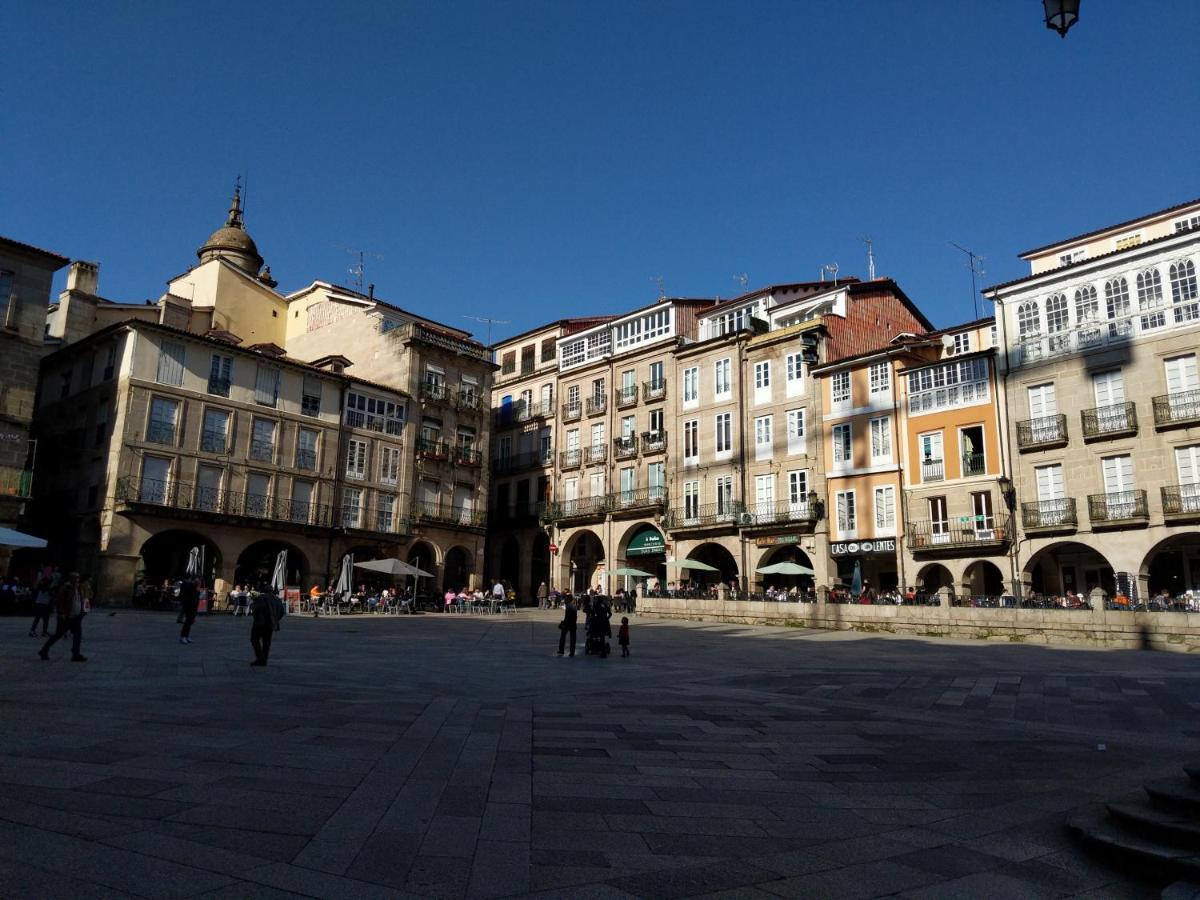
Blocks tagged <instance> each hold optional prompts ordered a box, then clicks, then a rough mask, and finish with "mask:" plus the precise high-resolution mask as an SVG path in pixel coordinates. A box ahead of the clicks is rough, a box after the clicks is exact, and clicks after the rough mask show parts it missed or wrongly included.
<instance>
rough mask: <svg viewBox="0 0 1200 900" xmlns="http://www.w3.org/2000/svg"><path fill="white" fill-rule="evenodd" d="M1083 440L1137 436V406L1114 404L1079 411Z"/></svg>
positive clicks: (1132, 404)
mask: <svg viewBox="0 0 1200 900" xmlns="http://www.w3.org/2000/svg"><path fill="white" fill-rule="evenodd" d="M1079 416H1080V420H1081V423H1082V425H1083V438H1084V440H1095V439H1098V438H1108V437H1120V436H1125V435H1130V434H1137V430H1138V424H1137V404H1135V403H1115V404H1113V405H1112V406H1097V407H1095V408H1094V409H1085V410H1081V411H1080V413H1079Z"/></svg>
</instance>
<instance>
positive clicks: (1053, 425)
mask: <svg viewBox="0 0 1200 900" xmlns="http://www.w3.org/2000/svg"><path fill="white" fill-rule="evenodd" d="M1066 443H1067V417H1066V416H1065V415H1057V416H1043V417H1041V418H1040V419H1026V420H1024V421H1023V422H1018V423H1017V446H1018V447H1019V448H1020V449H1021V450H1023V451H1024V450H1047V449H1049V448H1051V447H1063V446H1066Z"/></svg>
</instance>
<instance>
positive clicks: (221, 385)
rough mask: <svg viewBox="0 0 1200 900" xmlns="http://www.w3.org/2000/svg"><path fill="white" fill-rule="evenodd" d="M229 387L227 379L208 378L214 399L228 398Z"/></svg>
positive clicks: (210, 391) (209, 388)
mask: <svg viewBox="0 0 1200 900" xmlns="http://www.w3.org/2000/svg"><path fill="white" fill-rule="evenodd" d="M109 377H110V378H111V377H112V376H111V375H110V376H109ZM229 385H230V381H229V379H228V378H209V379H208V392H209V393H210V394H212V395H213V396H214V397H228V396H229Z"/></svg>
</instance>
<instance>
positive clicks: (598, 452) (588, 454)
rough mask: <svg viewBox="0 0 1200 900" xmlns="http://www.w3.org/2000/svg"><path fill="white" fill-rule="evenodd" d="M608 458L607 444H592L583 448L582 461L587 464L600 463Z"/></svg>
mask: <svg viewBox="0 0 1200 900" xmlns="http://www.w3.org/2000/svg"><path fill="white" fill-rule="evenodd" d="M607 459H608V444H592V446H590V447H585V448H584V449H583V461H584V462H586V463H588V464H589V465H590V464H592V463H602V462H604V461H605V460H607Z"/></svg>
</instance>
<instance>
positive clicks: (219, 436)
mask: <svg viewBox="0 0 1200 900" xmlns="http://www.w3.org/2000/svg"><path fill="white" fill-rule="evenodd" d="M200 449H201V450H203V451H204V452H205V453H228V452H229V438H228V436H227V435H226V434H225V432H224V431H206V432H204V433H203V434H201V435H200Z"/></svg>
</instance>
